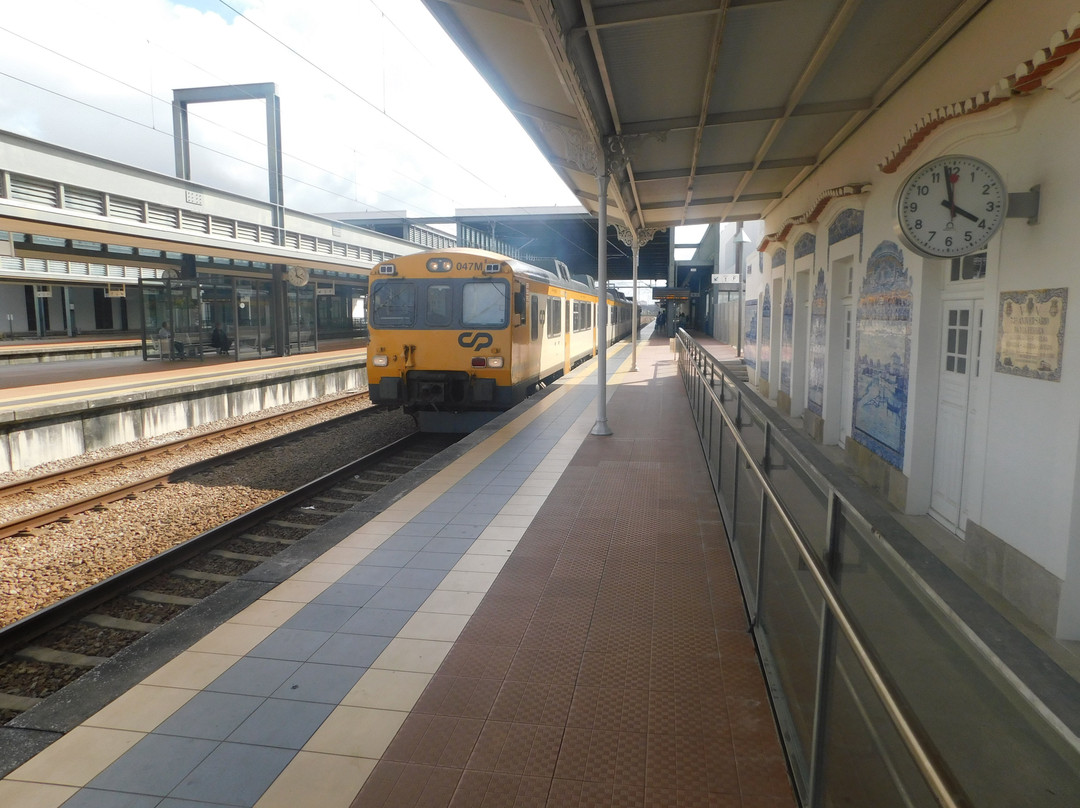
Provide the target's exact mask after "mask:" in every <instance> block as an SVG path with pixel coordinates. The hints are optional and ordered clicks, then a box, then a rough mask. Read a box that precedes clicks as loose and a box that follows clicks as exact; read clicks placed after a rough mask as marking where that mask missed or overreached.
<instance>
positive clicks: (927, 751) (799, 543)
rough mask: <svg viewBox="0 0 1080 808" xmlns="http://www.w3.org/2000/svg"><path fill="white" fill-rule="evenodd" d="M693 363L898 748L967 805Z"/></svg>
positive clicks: (933, 785)
mask: <svg viewBox="0 0 1080 808" xmlns="http://www.w3.org/2000/svg"><path fill="white" fill-rule="evenodd" d="M679 341H680V343H682V345H683V349H684V353H685V356H686V359H685V360H684V362H685V363H688V364H689V355H690V353H691V351H690V347H691V346H690V345H689V344H688V343H686V342H685V341H684V340H683V337H682V335H681V334H680V335H679ZM702 353H704V351H702ZM709 359H710V362H711V363H712V364H716V363H715V362H712V361H711V360H712V357H711V356H710V357H709ZM693 366H694V372H695V374H696V376H697V378H698V380H699V381H700V382H701V383H702V386H703V387H704V388H705V390H706V391H707V392H708V394H709V397H710V398H711V399H712V402H713V405H714V406H715V407H716V409H717V411H718V412H719V413H720V416H721V418H723V419H724V422H725V423H726V424H727V427H728V430H729V431H730V433H731V437H732V438H733V439H734V440H735V442H736V444H737V445H738V447H739V448H740V449H741V450H742V452H743V455H744V456H745V457H746V459H748V460H753V462H751V463H746V464H744V467H745V468H748V469H753V474H754V476H755V477H756V478H757V481H758V483H760V485H761V487H762V491H763V492H765V495H766V496H767V497H768V499H769V502H771V503H772V505H773V508H774V509H775V511H776V513H777V515H778V516H779V517H780V521H781V522H782V524H783V526H784V528H785V529H786V531H787V533H788V534H789V536H790V537H791V539H792V540H793V541H794V543H795V547H796V549H797V550H798V551H799V555H800V556H801V558H802V560H803V562H804V563H805V564H806V567H807V570H808V571H809V572H810V575H811V577H812V578H813V580H814V583H815V585H816V586H817V588H818V592H819V593H820V595H821V596H822V599H823V600H824V601H825V602H826V603H827V604H828V607H829V610H830V612H831V613H832V615H833V619H835V620H836V624H837V626H838V627H839V628H840V630H841V632H843V634H844V637H845V638H846V639H847V641H848V642H849V643H850V645H851V649H852V652H853V653H854V655H855V658H856V659H857V660H858V662H859V666H860V667H861V668H862V669H863V673H865V674H866V677H867V679H868V681H869V682H870V685H871V687H873V689H874V692H875V694H876V695H877V697H878V698H879V699H881V703H882V706H883V707H884V708H885V711H886V712H887V713H888V715H889V718H890V719H891V720H892V723H893V727H894V728H895V729H896V731H897V734H898V735H899V736H900V739H901V740H902V741H903V743H904V746H905V747H906V748H907V750H908V752H909V753H910V754H911V757H912V759H913V761H914V762H915V765H916V766H917V767H918V769H919V772H920V773H921V774H922V776H923V778H924V779H925V781H926V784H927V785H928V786H929V788H930V789H931V791H933V793H934V796H935V798H936V799H937V800H938V802H939V803H940V804H941V805H942V806H945V807H946V808H968V807H969V806H970V802H969V801H968V800H967V798H966V796H964V793H963V789H962V788H961V787H960V786H959V784H958V783H956V782H955V780H954V779H953V778H952V777H951V775H950V774H949V773H948V771H947V769H946V767H945V766H943V765H939V763H940V760H941V756H940V755H939V754H938V753H937V752H936V749H935V747H934V744H933V743H932V741H931V740H930V739H929V738H927V737H926V733H925V731H924V730H922V728H921V727H920V726H919V725H918V721H917V719H915V717H914V716H910V715H909V712H910V710H909V708H908V707H907V706H906V703H905V700H904V698H903V696H902V695H900V693H899V690H898V688H897V687H896V686H895V685H894V684H892V682H891V681H890V680H889V678H888V676H887V674H886V673H885V672H884V671H883V670H881V669H880V667H879V666H878V664H877V662H876V661H875V659H874V652H873V651H872V650H871V649H870V647H869V643H867V642H866V641H865V640H864V638H863V636H862V631H861V630H860V629H859V628H858V626H856V625H855V622H854V620H853V619H852V617H851V615H849V614H848V612H847V610H846V608H845V607H844V605H843V603H842V602H841V600H840V596H839V594H838V593H837V591H836V589H835V588H834V587H833V585H832V583H831V582H830V581H829V578H828V575H827V574H826V572H825V568H824V565H823V564H822V562H821V560H820V559H819V558H818V557H817V555H816V554H815V553H814V551H813V548H811V547H810V544H809V543H808V542H807V541H806V539H805V537H804V536H803V535H802V533H801V531H800V530H799V529H798V528H797V527H796V525H795V520H794V519H793V518H792V516H791V514H790V513H789V512H788V509H787V507H786V506H785V505H784V503H783V502H782V501H781V500H780V498H779V495H778V494H777V493H776V490H775V488H774V487H773V484H772V481H771V480H770V478H769V477H768V476H767V475H766V474H765V473H764V472H763V471H762V470H761V468H760V466H759V464H758V462H757V460H756V459H754V454H753V453H752V452H751V451H750V450H749V447H748V446H747V445H746V443H745V442H744V441H743V439H742V435H741V434H740V431H739V430H738V429H736V428H735V425H734V423H733V421H732V419H731V416H730V415H729V414H728V412H727V410H726V409H725V408H724V406H723V403H722V402H721V400H720V399H719V397H718V396H717V395H716V391H715V390H713V388H712V386H711V385H709V384H708V383H707V380H706V379H705V375H704V373H702V371H701V369H700V368H698V367H697V364H696V363H693ZM720 371H721V373H720V377H721V384H724V383H725V380H726V378H727V374H726V373H725V372H724V370H723V368H722V367H721V369H720ZM732 381H734V380H732ZM834 494H835V496H836V497H837V498H838V499H839V500H840V501H841V502H842V503H843V505H844V506H845V507H846V508H850V504H849V503H848V502H847V500H846V499H844V497H843V496H842V495H841V494H840V493H839V492H836V491H834ZM852 510H853V509H852ZM931 750H933V751H931Z"/></svg>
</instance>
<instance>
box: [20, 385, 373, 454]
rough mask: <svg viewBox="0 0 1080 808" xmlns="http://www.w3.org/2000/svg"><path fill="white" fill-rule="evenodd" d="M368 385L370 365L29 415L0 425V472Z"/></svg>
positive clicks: (161, 392)
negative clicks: (368, 366) (368, 367)
mask: <svg viewBox="0 0 1080 808" xmlns="http://www.w3.org/2000/svg"><path fill="white" fill-rule="evenodd" d="M366 388H367V368H366V367H364V366H363V365H359V364H352V365H343V366H338V367H331V368H321V369H317V370H312V371H307V372H302V373H295V372H290V373H288V374H280V375H279V374H265V375H264V376H261V377H259V378H251V377H245V378H243V379H237V380H235V381H229V380H220V381H213V382H205V383H200V384H199V385H198V386H197V387H196V386H194V385H190V384H187V385H183V386H182V387H174V388H170V389H162V390H154V391H140V392H138V393H132V394H128V395H123V396H116V397H113V398H112V399H110V400H109V401H107V402H103V403H101V404H94V405H92V406H90V407H89V408H87V404H86V402H83V403H82V408H70V409H68V410H67V411H63V412H57V411H56V408H52V407H48V406H45V407H39V408H36V409H33V410H26V411H23V412H21V413H19V414H18V416H17V417H16V418H15V419H14V420H11V421H7V422H5V423H2V424H0V473H2V472H10V471H18V470H21V469H26V468H30V467H32V466H36V465H39V464H41V463H47V462H50V461H54V460H66V459H68V458H72V457H77V456H79V455H81V454H85V453H86V452H90V451H93V450H95V449H103V448H108V447H110V446H116V445H119V444H122V443H128V442H131V441H135V440H142V439H147V438H154V437H158V436H160V435H164V434H167V433H169V432H175V431H177V430H181V429H188V428H191V427H198V426H203V425H205V424H209V423H213V422H215V421H220V420H224V419H226V418H233V417H237V416H245V415H254V414H256V413H259V412H261V411H264V410H268V409H270V408H273V407H278V406H282V405H286V404H297V405H299V404H303V403H304V402H306V401H310V400H312V399H315V398H318V397H320V396H325V395H332V394H334V393H346V392H348V391H350V390H363V389H366Z"/></svg>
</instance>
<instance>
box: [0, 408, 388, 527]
mask: <svg viewBox="0 0 1080 808" xmlns="http://www.w3.org/2000/svg"><path fill="white" fill-rule="evenodd" d="M354 400H355V401H367V400H368V394H367V392H366V391H365V392H363V393H358V394H355V395H351V396H345V397H342V398H337V399H334V400H332V401H328V402H327V401H322V402H319V403H317V404H312V405H310V406H306V407H299V408H296V409H293V410H289V411H287V412H281V413H275V414H273V415H268V416H265V417H263V418H256V419H253V420H250V421H245V422H244V423H241V424H234V425H230V426H227V427H223V428H221V429H215V430H213V431H211V432H204V433H201V434H198V435H192V436H186V437H183V438H178V439H176V440H171V441H168V442H165V443H160V444H157V445H155V446H152V447H150V448H142V449H137V450H134V451H130V452H124V453H122V454H118V455H115V456H112V457H109V458H106V459H103V460H98V461H93V462H87V463H82V464H80V465H77V466H72V467H69V468H66V469H62V470H60V471H55V472H51V473H47V474H41V475H37V476H35V477H32V478H30V479H26V480H20V481H18V482H14V483H10V484H8V485H2V486H0V513H3V512H4V510H5V507H4V505H5V502H9V503H14V502H17V500H18V498H19V496H20V495H23V494H27V495H31V496H35V495H37V494H39V493H41V492H44V491H47V490H50V489H53V490H59V491H62V490H63V489H65V488H66V487H68V486H71V485H72V484H76V483H78V482H80V481H88V480H92V479H94V478H97V477H100V476H102V475H104V474H107V473H108V472H110V471H115V470H118V469H124V470H132V471H134V472H135V474H136V476H137V479H136V480H134V481H130V482H125V483H123V484H121V485H115V486H109V487H106V488H102V489H101V490H98V491H95V492H94V493H92V494H89V495H86V496H78V495H76V496H72V497H71V498H70V499H62V501H61V502H59V503H55V504H53V505H50V506H49V507H47V508H41V509H38V510H34V511H31V512H29V513H22V514H20V515H18V516H14V517H11V518H6V519H3V520H2V521H0V539H5V538H8V537H9V536H14V535H17V534H19V533H22V532H24V531H28V530H31V529H33V528H35V527H40V526H41V525H45V524H48V523H50V522H53V521H57V520H61V519H66V518H70V517H72V516H75V515H77V514H79V513H82V512H84V511H87V510H90V509H92V508H98V507H102V506H104V505H107V504H108V503H110V502H114V501H116V500H118V499H123V498H125V497H129V496H132V495H134V494H136V493H138V492H139V491H145V490H147V489H148V488H153V487H156V486H159V485H164V484H167V483H168V482H169V481H170V480H174V479H182V478H183V477H185V476H190V475H192V474H198V473H199V472H201V471H204V470H205V469H207V468H212V467H213V466H215V465H220V464H221V463H226V462H234V461H235V460H238V459H240V458H241V457H244V456H245V455H248V454H251V453H253V452H257V451H260V450H261V447H262V446H263V443H264V442H263V441H259V442H256V443H253V444H250V445H248V446H245V447H243V448H241V449H237V450H234V451H232V452H226V453H223V454H219V455H215V456H214V457H211V458H207V459H206V460H203V461H199V462H196V463H189V464H187V465H184V466H178V467H176V468H173V469H171V470H169V471H159V472H155V473H151V474H148V475H146V476H139V475H138V466H140V465H144V464H146V463H147V462H148V461H150V460H151V459H154V458H161V457H169V456H177V455H180V454H181V453H183V452H185V451H189V450H191V451H198V450H199V449H200V448H201V447H211V446H213V445H215V444H220V443H221V442H222V441H223V440H225V439H228V438H230V437H239V436H243V435H246V434H249V433H252V432H256V431H259V430H265V429H268V428H272V427H274V426H277V425H282V424H288V423H289V422H291V421H295V420H297V419H298V418H302V417H304V416H307V415H316V414H318V413H319V412H321V411H324V410H327V409H330V408H337V407H341V406H342V405H343V404H348V403H349V402H351V401H354ZM351 417H355V416H354V415H353V414H349V415H344V416H341V418H351ZM335 420H338V419H335ZM326 423H330V422H328V421H323V422H321V423H319V424H314V425H312V426H309V427H306V428H303V429H299V430H294V431H292V432H291V433H290V434H291V435H292V436H295V437H297V438H302V437H303V436H304V435H305V434H310V432H311V431H313V430H316V429H321V428H324V426H323V425H324V424H326ZM271 440H276V438H275V439H271ZM14 509H15V508H12V510H14Z"/></svg>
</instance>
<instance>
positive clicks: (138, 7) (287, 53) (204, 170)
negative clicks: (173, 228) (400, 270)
mask: <svg viewBox="0 0 1080 808" xmlns="http://www.w3.org/2000/svg"><path fill="white" fill-rule="evenodd" d="M4 5H5V8H4V13H3V14H2V15H0V129H5V130H8V131H12V132H15V133H17V134H20V135H25V136H27V137H31V138H35V139H38V140H43V141H47V142H49V143H54V144H57V145H60V146H65V147H68V148H72V149H75V150H77V151H82V152H86V153H89V154H93V155H96V156H100V157H105V158H108V159H112V160H117V161H120V162H123V163H126V164H129V165H134V166H137V167H139V168H146V169H150V170H153V171H158V172H161V173H165V174H174V173H175V166H174V158H173V141H172V112H171V102H172V92H173V90H174V89H178V88H192V87H210V86H221V85H239V84H249V83H263V82H273V83H274V84H275V85H276V89H277V95H278V96H279V98H280V101H281V118H282V121H281V128H282V137H281V139H282V149H283V152H284V155H283V163H284V174H285V204H286V206H287V207H289V208H293V209H296V210H300V211H304V212H307V213H315V214H326V213H341V212H352V211H406V212H407V214H408V215H409V216H414V217H429V216H446V215H450V214H452V213H453V212H454V210H455V209H461V208H485V207H511V208H513V207H523V206H524V207H534V206H551V205H559V206H566V207H568V208H576V207H578V203H577V200H576V199H575V198H574V197H573V195H572V194H571V193H570V192H569V190H568V189H567V188H566V186H565V185H563V183H562V181H561V180H560V179H559V178H558V176H557V175H556V174H555V172H554V170H553V169H551V167H550V166H548V164H547V162H546V161H545V160H544V159H543V157H542V156H541V154H540V152H539V151H538V149H537V148H536V147H535V145H534V144H533V142H532V141H531V139H530V138H529V137H528V136H527V135H526V134H525V133H524V131H523V130H522V129H521V127H520V126H519V125H518V123H517V121H516V120H515V119H514V118H513V116H512V115H511V114H510V113H509V112H508V111H507V110H506V109H505V107H503V105H502V103H501V102H500V101H499V100H498V98H497V97H496V96H495V94H494V93H493V92H492V91H491V90H490V89H489V88H488V86H487V85H486V83H485V82H484V81H483V80H482V79H481V78H480V77H479V75H478V74H477V73H476V72H475V70H474V69H473V68H472V66H471V65H470V64H469V62H468V61H467V60H466V59H465V57H464V56H463V55H462V54H461V53H460V51H459V50H458V49H457V47H456V46H455V45H454V44H453V43H452V42H451V41H450V39H449V38H448V37H447V36H446V35H445V33H444V32H443V31H442V29H441V28H440V26H439V25H438V23H436V22H435V21H434V19H432V18H431V16H430V15H429V14H428V12H427V10H426V9H425V8H424V6H423V4H422V3H420V2H419V0H303V2H300V0H227V2H222V0H100V2H87V0H35V1H34V2H11V3H5V4H4ZM477 121H482V125H477ZM189 125H190V132H191V144H192V145H191V166H192V169H191V175H192V180H193V181H195V182H198V183H200V184H205V185H210V186H213V187H216V188H220V189H224V190H227V191H232V192H236V193H241V194H244V195H246V196H251V197H255V198H259V199H266V198H267V196H268V190H267V186H268V180H267V173H266V146H265V143H266V135H265V107H264V104H263V102H262V101H261V100H259V101H256V100H245V101H237V102H223V103H213V104H196V105H191V106H190V107H189Z"/></svg>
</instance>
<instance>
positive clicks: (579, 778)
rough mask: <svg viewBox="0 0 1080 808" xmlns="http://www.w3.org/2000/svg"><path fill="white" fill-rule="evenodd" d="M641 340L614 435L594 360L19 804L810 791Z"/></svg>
mask: <svg viewBox="0 0 1080 808" xmlns="http://www.w3.org/2000/svg"><path fill="white" fill-rule="evenodd" d="M626 354H627V351H626V350H625V348H623V349H621V350H619V351H618V352H614V353H613V354H612V358H613V362H612V367H618V362H620V361H621V362H622V367H618V369H617V370H616V371H615V372H613V373H612V385H611V387H610V388H609V389H610V390H611V399H610V403H609V409H608V412H609V422H610V425H611V427H612V429H613V430H614V433H615V434H614V435H613V436H611V437H605V438H597V437H592V436H590V435H589V434H588V433H589V429H590V428H591V426H592V424H593V422H594V418H595V409H596V406H595V392H596V386H595V381H594V378H595V370H592V371H588V372H583V370H579V371H578V372H577V373H575V374H572V375H571V376H570V377H568V378H567V379H566V380H564V381H562V382H560V383H559V384H557V385H555V386H554V387H553V388H552V389H550V390H549V391H547V393H546V394H545V395H543V396H541V397H539V398H538V399H537V400H534V401H532V402H529V406H527V407H524V408H522V410H523V411H522V410H518V411H515V413H513V414H512V416H508V417H504V419H501V421H500V424H499V426H500V428H498V429H497V430H496V429H489V430H488V431H487V432H486V433H485V434H488V435H490V436H489V437H487V439H486V440H483V441H482V442H479V443H477V445H475V446H474V447H473V448H472V449H470V450H469V451H468V452H467V453H465V454H464V455H463V456H461V457H460V458H459V459H458V460H456V461H454V462H453V463H451V464H450V465H449V466H447V467H446V468H445V469H444V470H443V471H441V472H439V473H438V474H436V475H434V476H433V477H431V478H430V479H429V480H428V481H427V482H425V483H424V484H422V485H421V486H420V487H418V488H417V489H415V490H414V491H413V492H412V493H410V494H408V495H406V496H405V497H403V498H402V499H400V500H399V501H398V502H396V503H395V504H394V505H392V506H391V507H389V508H388V509H386V510H385V511H384V512H382V513H381V514H379V515H377V516H376V517H374V518H373V519H372V520H371V521H370V522H368V523H367V524H365V525H364V526H362V527H361V528H359V529H358V530H355V531H353V532H352V533H350V534H349V535H347V536H345V537H343V539H342V541H341V542H340V543H339V544H338V545H337V546H336V547H335V548H334V549H332V550H330V551H329V552H327V553H326V554H325V555H323V556H322V557H320V558H319V559H317V560H316V561H315V562H313V563H312V564H310V565H308V566H307V567H305V568H304V569H303V570H301V571H300V572H299V573H297V574H296V575H295V576H293V578H292V579H290V580H288V581H286V582H285V583H283V584H281V585H280V586H278V587H277V588H276V589H274V590H273V591H271V592H270V593H269V594H268V595H266V596H265V597H264V598H262V599H261V600H259V601H258V602H256V603H255V604H253V605H252V606H251V607H249V608H248V609H246V610H244V611H243V612H241V613H240V614H238V615H236V616H235V617H234V618H233V619H231V620H229V621H228V622H227V623H225V624H224V625H222V626H221V627H220V628H218V629H217V630H215V631H214V632H213V633H211V634H210V635H208V636H207V637H206V638H205V639H203V640H201V641H200V642H198V643H196V644H195V645H193V646H192V647H191V648H190V649H189V650H188V651H186V652H184V653H182V654H180V655H179V656H178V657H176V658H175V659H174V660H173V661H172V662H171V663H168V664H167V665H165V666H164V667H163V668H161V669H160V670H159V671H157V672H156V673H154V674H153V675H151V676H149V677H148V678H147V679H146V680H144V681H143V682H142V683H141V684H139V685H138V686H136V687H135V688H133V689H132V690H131V691H129V692H128V693H127V694H125V695H124V696H122V697H120V698H119V699H117V700H116V701H115V702H113V703H112V704H111V705H109V706H108V707H106V708H105V709H104V710H102V711H101V712H100V713H98V714H97V715H95V716H93V717H92V718H90V719H89V720H87V721H86V722H84V724H83V725H81V726H80V727H78V728H76V729H75V730H73V731H72V732H70V733H69V734H68V735H66V736H65V737H64V738H62V739H61V740H60V741H58V742H57V743H55V744H53V746H52V747H50V748H48V749H46V750H45V751H44V752H42V753H41V754H39V755H38V756H37V757H35V758H34V759H32V760H30V761H29V762H28V763H26V764H25V765H23V766H22V767H20V768H19V769H16V770H15V771H14V772H12V773H11V774H10V775H9V776H8V777H7V778H5V780H3V781H2V782H0V802H3V804H5V805H14V806H23V805H25V806H46V805H48V806H58V805H66V806H69V808H79V807H81V808H86V806H104V805H108V806H168V807H169V808H180V807H181V806H194V805H203V806H206V805H247V806H250V805H258V806H261V807H262V808H269V806H295V805H319V806H335V805H339V806H343V807H344V806H348V805H350V804H352V805H356V806H377V805H387V806H390V805H392V806H408V805H431V806H442V805H460V806H478V805H485V806H487V805H545V804H547V805H558V806H574V805H676V804H679V805H682V804H686V805H698V804H700V805H724V806H728V805H730V806H738V805H746V806H751V805H753V806H765V805H769V806H774V805H780V806H783V805H794V804H795V802H794V797H793V795H792V790H791V786H790V781H789V778H788V774H787V770H786V767H785V764H784V759H783V756H782V752H781V749H780V745H779V742H778V740H777V734H776V729H775V725H774V722H773V717H772V713H771V710H770V707H769V702H768V697H767V693H766V690H765V686H764V682H763V679H762V676H761V672H760V669H759V666H758V662H757V658H756V654H755V649H754V646H753V642H752V640H751V638H750V635H749V634H748V633H747V623H746V617H745V612H744V610H743V605H742V600H741V595H740V592H739V588H738V584H737V581H736V579H735V573H734V570H733V568H732V565H731V560H730V555H729V553H728V549H727V544H726V539H725V537H724V532H723V528H722V526H721V522H720V516H719V511H718V508H717V506H716V503H715V500H714V498H713V495H712V492H711V489H710V486H709V481H708V476H707V472H706V470H705V465H704V461H703V459H702V458H701V450H700V447H699V444H698V440H697V436H696V434H695V431H694V428H693V426H692V423H691V421H690V418H689V414H688V405H687V402H686V396H685V393H684V391H683V388H682V384H681V381H680V380H679V378H678V375H677V372H676V366H675V363H674V358H673V357H672V355H671V354H670V352H669V349H668V342H667V340H657V341H654V342H652V343H649V344H648V345H645V346H643V347H642V349H641V351H640V356H639V367H640V370H639V371H637V372H633V373H631V372H627V365H626V362H625V361H623V360H625V359H626ZM519 413H520V414H519ZM513 416H516V417H513Z"/></svg>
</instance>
